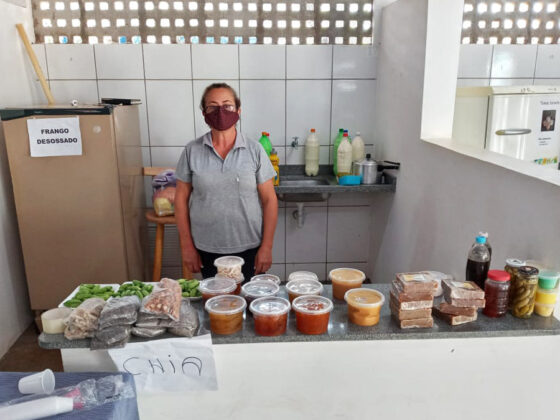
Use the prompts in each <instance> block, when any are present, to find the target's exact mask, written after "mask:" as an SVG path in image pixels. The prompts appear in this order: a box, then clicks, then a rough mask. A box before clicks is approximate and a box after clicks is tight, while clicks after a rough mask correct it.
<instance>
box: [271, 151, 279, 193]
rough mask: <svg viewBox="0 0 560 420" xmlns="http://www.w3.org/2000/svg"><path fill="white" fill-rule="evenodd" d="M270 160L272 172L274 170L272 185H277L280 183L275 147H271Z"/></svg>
mask: <svg viewBox="0 0 560 420" xmlns="http://www.w3.org/2000/svg"><path fill="white" fill-rule="evenodd" d="M270 162H271V163H272V167H273V168H274V172H276V175H275V176H274V186H278V185H280V158H279V157H278V154H277V153H276V149H272V150H271V151H270Z"/></svg>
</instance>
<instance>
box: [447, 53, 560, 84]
mask: <svg viewBox="0 0 560 420" xmlns="http://www.w3.org/2000/svg"><path fill="white" fill-rule="evenodd" d="M558 78H560V45H487V44H485V45H475V44H467V45H461V53H460V58H459V75H458V80H457V86H459V87H464V86H517V85H533V84H535V85H546V84H552V85H554V84H558V80H557V79H558Z"/></svg>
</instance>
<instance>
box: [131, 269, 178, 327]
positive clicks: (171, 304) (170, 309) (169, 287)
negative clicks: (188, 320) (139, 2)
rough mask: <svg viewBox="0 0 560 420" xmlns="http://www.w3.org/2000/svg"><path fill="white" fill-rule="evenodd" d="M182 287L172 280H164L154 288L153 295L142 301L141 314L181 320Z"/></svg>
mask: <svg viewBox="0 0 560 420" xmlns="http://www.w3.org/2000/svg"><path fill="white" fill-rule="evenodd" d="M181 297H182V296H181V286H180V285H179V283H178V282H177V281H175V280H172V279H166V278H163V279H161V281H160V282H159V283H158V284H156V285H155V286H154V289H153V290H152V293H150V294H149V295H148V296H146V297H145V298H144V300H143V301H142V309H140V311H141V312H144V313H148V314H153V315H160V316H168V317H169V318H171V319H172V320H174V321H179V319H180V318H181Z"/></svg>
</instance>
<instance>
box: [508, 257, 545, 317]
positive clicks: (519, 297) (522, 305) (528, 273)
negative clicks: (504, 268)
mask: <svg viewBox="0 0 560 420" xmlns="http://www.w3.org/2000/svg"><path fill="white" fill-rule="evenodd" d="M515 278H516V280H515V282H514V283H512V285H511V286H512V288H511V293H510V297H511V299H510V302H511V313H512V314H513V316H516V317H518V318H529V317H530V316H531V315H532V314H533V309H534V307H535V295H536V293H537V287H538V284H539V270H538V269H536V268H535V267H531V266H527V265H525V266H523V267H519V268H518V269H517V273H516V276H515Z"/></svg>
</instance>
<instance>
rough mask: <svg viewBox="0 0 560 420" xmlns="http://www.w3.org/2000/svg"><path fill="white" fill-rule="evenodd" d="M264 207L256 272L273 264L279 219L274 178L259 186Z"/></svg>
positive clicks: (263, 271) (261, 271) (265, 269)
mask: <svg viewBox="0 0 560 420" xmlns="http://www.w3.org/2000/svg"><path fill="white" fill-rule="evenodd" d="M257 190H258V192H259V198H260V199H261V204H262V208H263V234H262V241H261V246H260V248H259V251H258V252H257V256H256V258H255V273H256V274H258V273H265V272H266V271H267V270H268V269H269V268H270V266H271V265H272V245H273V243H274V232H275V230H276V222H277V221H278V199H277V198H276V192H275V191H274V184H273V180H272V179H270V180H268V181H266V182H263V183H262V184H259V185H258V186H257Z"/></svg>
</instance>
